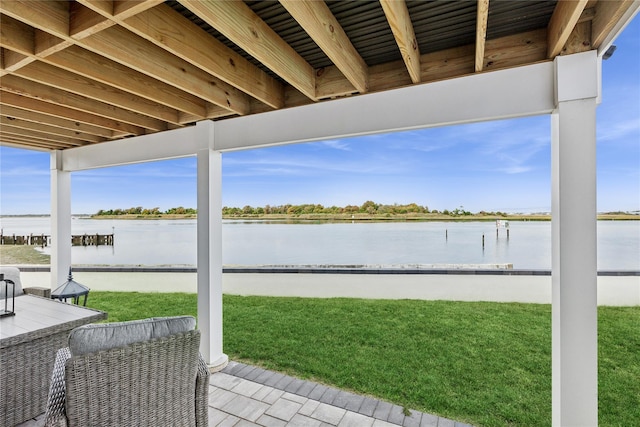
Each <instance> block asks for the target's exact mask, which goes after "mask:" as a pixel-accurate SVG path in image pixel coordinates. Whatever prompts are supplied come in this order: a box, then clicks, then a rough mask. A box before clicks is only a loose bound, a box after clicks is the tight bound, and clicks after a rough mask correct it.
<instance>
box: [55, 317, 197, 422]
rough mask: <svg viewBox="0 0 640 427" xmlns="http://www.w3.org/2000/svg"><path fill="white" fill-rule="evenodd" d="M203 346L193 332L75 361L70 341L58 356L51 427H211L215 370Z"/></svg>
mask: <svg viewBox="0 0 640 427" xmlns="http://www.w3.org/2000/svg"><path fill="white" fill-rule="evenodd" d="M151 320H155V319H148V321H151ZM194 322H195V321H194ZM128 323H131V322H122V323H121V324H120V325H127V324H128ZM107 325H108V324H107ZM92 326H93V325H92ZM78 329H80V328H78ZM109 333H111V334H113V332H112V331H107V334H106V335H103V336H109ZM72 335H73V332H72ZM99 341H104V340H99ZM116 341H118V340H117V339H116ZM103 344H104V343H99V344H98V345H99V346H100V345H102V346H103ZM199 344H200V332H199V331H198V330H188V331H183V332H178V333H170V334H169V335H166V336H161V337H159V338H157V337H153V338H151V339H148V340H145V341H141V342H132V343H128V344H126V345H122V346H118V347H114V348H107V349H100V350H97V351H91V352H88V353H85V354H79V355H75V352H74V347H73V345H72V344H71V338H70V347H68V348H64V349H61V350H59V351H58V353H57V357H56V362H55V365H54V369H53V375H52V378H51V387H50V390H49V398H48V402H47V411H46V415H45V426H82V427H90V426H194V427H195V426H205V427H206V426H207V424H208V388H209V370H208V367H207V365H206V363H205V362H204V360H203V359H202V356H201V355H200V353H199V351H198V348H199Z"/></svg>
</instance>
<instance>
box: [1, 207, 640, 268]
mask: <svg viewBox="0 0 640 427" xmlns="http://www.w3.org/2000/svg"><path fill="white" fill-rule="evenodd" d="M0 221H1V225H2V229H3V231H4V234H5V235H10V234H18V235H20V234H24V235H26V234H29V233H34V234H40V233H45V234H50V223H49V218H2V219H0ZM509 229H510V237H509V239H507V237H506V231H505V229H500V235H499V236H498V237H497V238H496V227H495V223H493V222H470V223H461V222H415V223H405V222H383V223H283V222H261V221H224V222H223V227H222V239H223V263H224V264H225V265H233V264H236V265H264V264H267V265H271V264H276V265H282V264H284V265H289V264H294V265H295V264H312V265H317V264H336V265H354V264H355V265H361V264H369V265H371V264H374V265H378V264H383V265H401V264H507V263H510V264H513V267H514V268H516V269H550V268H551V223H550V222H521V221H511V222H510V224H509ZM112 232H114V233H115V246H113V247H110V246H101V247H73V248H72V262H73V263H74V264H106V265H195V264H196V221H195V220H150V221H128V220H91V219H74V220H73V222H72V233H73V234H85V233H87V234H96V233H99V234H109V233H112ZM483 234H484V236H485V246H484V249H483V248H482V235H483ZM45 251H47V249H45ZM598 269H600V270H640V221H618V222H612V221H599V222H598Z"/></svg>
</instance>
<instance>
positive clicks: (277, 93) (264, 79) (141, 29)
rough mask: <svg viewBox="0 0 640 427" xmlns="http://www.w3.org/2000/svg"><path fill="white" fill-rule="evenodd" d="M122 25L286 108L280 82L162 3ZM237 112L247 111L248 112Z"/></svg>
mask: <svg viewBox="0 0 640 427" xmlns="http://www.w3.org/2000/svg"><path fill="white" fill-rule="evenodd" d="M121 25H122V26H124V27H125V28H127V29H129V30H130V31H132V32H134V33H136V34H137V35H139V36H140V37H142V38H145V39H146V40H149V41H150V42H152V43H154V44H156V45H157V46H159V47H161V48H162V49H165V50H167V51H168V52H171V53H172V54H174V55H177V56H179V57H180V58H182V59H183V60H185V61H187V62H188V63H190V64H193V65H195V66H197V67H198V68H200V69H201V70H203V71H205V72H207V73H209V74H211V75H212V76H215V77H217V78H219V79H220V80H222V81H223V82H225V83H226V84H228V85H229V86H230V87H234V88H237V90H240V91H242V92H243V93H245V94H247V95H249V96H251V97H254V98H256V99H259V100H260V101H262V102H264V103H265V104H267V105H269V106H271V107H272V108H276V109H277V108H282V106H283V90H284V89H283V86H282V84H281V83H280V82H278V81H277V80H275V79H274V78H272V77H271V76H269V75H268V74H267V73H266V72H264V71H262V70H261V69H259V68H258V67H256V66H255V65H253V64H252V63H250V62H249V61H248V60H246V59H245V58H243V57H242V56H241V55H239V54H238V53H236V52H234V51H233V50H231V49H230V48H228V47H227V46H225V45H224V44H223V43H222V42H220V41H218V40H217V39H215V38H214V37H211V35H210V34H208V33H207V32H206V31H204V30H203V29H202V28H200V27H199V26H197V25H195V24H194V23H193V22H191V21H189V20H188V19H187V18H185V17H183V16H182V15H180V14H179V13H178V12H176V11H174V10H173V9H171V8H170V7H169V6H166V5H160V6H158V7H155V8H153V9H151V10H148V11H146V12H144V13H141V14H139V15H136V16H133V17H131V18H129V19H126V20H123V21H122V22H121ZM234 90H236V89H234ZM245 102H246V103H247V104H248V101H246V100H245ZM234 112H235V113H238V114H246V111H239V110H238V111H234Z"/></svg>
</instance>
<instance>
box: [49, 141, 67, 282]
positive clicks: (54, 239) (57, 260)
mask: <svg viewBox="0 0 640 427" xmlns="http://www.w3.org/2000/svg"><path fill="white" fill-rule="evenodd" d="M50 169H51V289H52V290H53V289H55V288H57V287H58V286H60V285H62V284H63V283H64V282H65V281H66V279H67V276H68V274H69V267H70V266H71V173H70V172H66V171H63V170H62V151H52V152H51V166H50Z"/></svg>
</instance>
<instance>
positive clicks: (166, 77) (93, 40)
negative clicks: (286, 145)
mask: <svg viewBox="0 0 640 427" xmlns="http://www.w3.org/2000/svg"><path fill="white" fill-rule="evenodd" d="M78 44H79V45H80V46H82V47H84V48H86V49H88V50H91V51H93V52H95V53H97V54H100V55H103V56H105V57H107V58H109V59H111V60H112V61H115V62H118V63H120V64H122V65H125V66H127V67H129V68H132V69H134V70H136V71H138V72H141V73H143V74H145V75H147V76H150V77H152V78H155V79H157V80H160V81H162V82H164V83H167V84H170V85H173V86H175V87H177V88H179V89H180V90H183V91H185V92H187V93H190V94H192V95H195V96H198V97H200V98H202V99H205V100H207V101H209V102H212V103H214V104H216V105H219V106H221V107H223V108H227V109H229V110H231V111H233V112H234V113H236V114H246V113H247V112H248V111H249V100H248V97H247V95H246V94H244V93H243V92H241V91H239V90H238V89H236V88H235V87H233V86H231V85H229V84H227V83H225V82H223V81H222V80H220V79H218V78H216V77H214V76H212V75H210V74H209V73H206V72H205V71H202V70H201V69H200V68H198V67H196V66H194V65H192V64H190V63H188V62H186V61H184V60H182V59H181V58H178V57H176V56H174V55H171V54H170V53H169V52H167V51H165V50H164V49H162V48H160V47H158V46H156V45H155V44H153V43H151V42H149V41H148V40H145V39H143V38H141V37H137V36H136V37H132V36H131V32H129V31H128V30H126V29H124V28H122V27H119V26H115V27H112V28H109V29H107V30H104V31H102V32H100V33H98V34H95V35H94V36H92V37H89V38H86V39H84V40H82V41H80V42H79V43H78Z"/></svg>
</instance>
